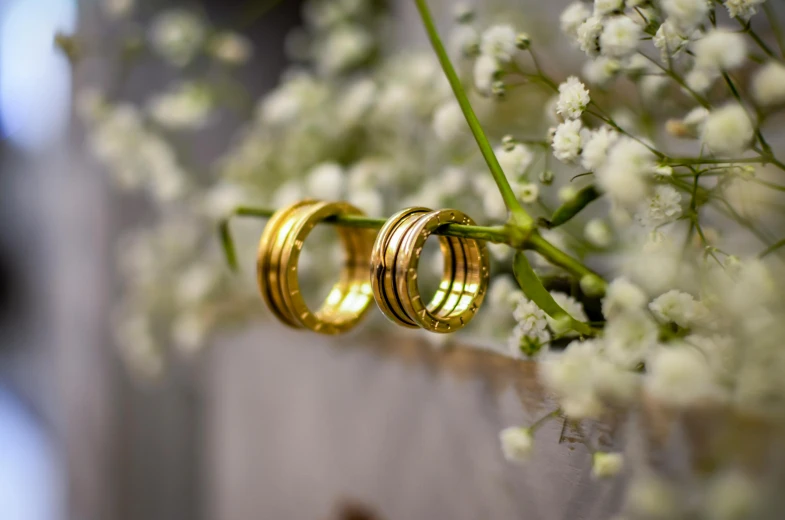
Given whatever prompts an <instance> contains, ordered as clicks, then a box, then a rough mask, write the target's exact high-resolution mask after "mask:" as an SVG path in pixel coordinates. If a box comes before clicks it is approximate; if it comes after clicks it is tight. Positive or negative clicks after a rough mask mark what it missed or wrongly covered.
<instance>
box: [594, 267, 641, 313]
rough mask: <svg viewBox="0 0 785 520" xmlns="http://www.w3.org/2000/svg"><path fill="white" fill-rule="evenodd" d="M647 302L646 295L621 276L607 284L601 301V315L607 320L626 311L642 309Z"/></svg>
mask: <svg viewBox="0 0 785 520" xmlns="http://www.w3.org/2000/svg"><path fill="white" fill-rule="evenodd" d="M647 300H648V298H647V297H646V293H645V292H643V290H642V289H641V288H640V287H638V286H637V285H635V284H633V283H632V282H630V281H629V280H628V279H627V278H625V277H623V276H622V277H619V278H616V279H615V280H613V281H612V282H611V283H609V284H608V288H607V289H606V290H605V298H603V299H602V314H603V316H605V319H606V320H609V319H611V318H615V317H616V316H619V315H620V314H622V313H623V312H626V311H636V310H640V309H643V308H644V307H645V306H646V301H647Z"/></svg>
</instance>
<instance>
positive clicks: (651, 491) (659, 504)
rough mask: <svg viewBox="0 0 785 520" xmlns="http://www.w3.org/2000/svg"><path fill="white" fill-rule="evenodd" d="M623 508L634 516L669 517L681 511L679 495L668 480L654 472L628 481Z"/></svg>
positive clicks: (677, 514)
mask: <svg viewBox="0 0 785 520" xmlns="http://www.w3.org/2000/svg"><path fill="white" fill-rule="evenodd" d="M626 502H627V503H626V506H625V509H628V510H629V511H630V512H631V513H632V514H634V515H635V517H634V518H651V519H659V520H665V519H671V518H678V517H679V516H680V513H681V504H680V501H679V496H678V493H677V492H676V490H675V489H674V488H673V486H671V485H670V483H669V482H668V481H666V480H665V479H663V478H660V477H658V476H656V475H654V474H645V475H643V476H639V477H637V478H635V479H633V481H632V482H631V483H630V488H629V490H628V492H627V499H626Z"/></svg>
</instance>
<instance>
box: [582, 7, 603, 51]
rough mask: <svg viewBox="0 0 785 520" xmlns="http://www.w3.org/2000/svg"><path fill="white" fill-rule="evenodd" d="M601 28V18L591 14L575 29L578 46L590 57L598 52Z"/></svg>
mask: <svg viewBox="0 0 785 520" xmlns="http://www.w3.org/2000/svg"><path fill="white" fill-rule="evenodd" d="M602 29H603V25H602V18H601V17H599V16H591V17H589V18H587V19H586V21H584V22H583V23H582V24H581V25H579V26H578V29H577V30H576V38H577V41H578V46H579V47H580V48H581V50H582V51H583V52H585V53H586V55H587V56H589V57H590V58H593V57H595V56H597V55H599V54H600V33H602Z"/></svg>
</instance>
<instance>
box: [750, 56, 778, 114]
mask: <svg viewBox="0 0 785 520" xmlns="http://www.w3.org/2000/svg"><path fill="white" fill-rule="evenodd" d="M752 95H753V96H754V97H755V101H757V102H758V104H760V105H761V106H765V107H768V106H773V105H781V104H783V103H785V65H782V64H781V63H780V62H777V61H771V62H769V63H767V64H766V65H764V66H763V67H761V69H760V70H758V72H757V73H756V74H755V77H754V78H753V80H752Z"/></svg>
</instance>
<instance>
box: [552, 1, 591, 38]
mask: <svg viewBox="0 0 785 520" xmlns="http://www.w3.org/2000/svg"><path fill="white" fill-rule="evenodd" d="M590 15H591V11H590V10H589V8H588V7H587V6H586V4H585V3H584V2H580V1H579V2H573V3H571V4H570V5H568V6H567V8H566V9H565V10H564V11H562V13H561V16H560V17H559V22H560V24H561V30H562V32H563V33H564V34H566V35H567V36H569V37H571V38H575V39H577V38H578V27H580V26H581V24H583V22H585V21H586V19H587V18H589V16H590Z"/></svg>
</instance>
